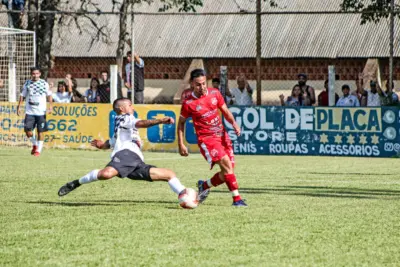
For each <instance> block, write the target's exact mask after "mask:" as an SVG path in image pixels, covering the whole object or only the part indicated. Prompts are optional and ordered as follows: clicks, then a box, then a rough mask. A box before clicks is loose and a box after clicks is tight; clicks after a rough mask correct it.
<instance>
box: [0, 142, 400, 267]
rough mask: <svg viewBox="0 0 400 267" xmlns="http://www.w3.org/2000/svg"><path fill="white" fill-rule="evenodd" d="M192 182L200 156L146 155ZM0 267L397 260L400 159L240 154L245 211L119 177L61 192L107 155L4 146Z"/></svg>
mask: <svg viewBox="0 0 400 267" xmlns="http://www.w3.org/2000/svg"><path fill="white" fill-rule="evenodd" d="M145 157H146V159H147V162H148V163H150V164H154V165H157V166H159V167H168V168H171V169H173V170H175V171H176V173H177V174H178V177H179V178H180V179H181V181H182V182H183V183H184V184H185V185H186V186H188V187H194V184H195V182H196V181H197V179H198V178H204V177H210V176H211V175H212V174H213V173H214V172H212V171H209V170H208V166H207V163H206V162H205V161H204V160H203V159H202V158H201V156H200V155H198V154H193V155H191V156H190V157H189V158H182V157H180V156H179V155H178V154H169V153H168V154H167V153H146V154H145ZM0 160H1V164H2V168H1V169H0V201H1V204H0V205H1V209H0V222H1V227H0V266H398V265H399V264H400V251H399V250H400V234H399V230H400V213H399V207H400V174H399V171H398V166H399V164H398V163H399V161H398V159H370V158H339V157H337V158H332V157H272V156H270V157H264V156H237V168H236V173H237V177H238V179H239V180H238V181H239V185H240V187H241V193H242V196H243V197H244V198H246V199H247V203H248V204H249V208H247V209H245V208H233V207H231V206H230V205H231V197H230V194H229V192H228V190H227V188H226V187H225V185H223V186H221V187H219V188H216V189H213V191H212V192H211V194H210V196H209V198H208V199H207V201H206V202H205V203H204V205H202V206H199V207H198V208H197V209H195V210H184V209H181V208H179V206H178V204H177V198H176V196H175V195H174V194H173V193H172V192H171V191H170V189H169V187H168V184H166V183H162V182H158V183H146V182H134V181H131V180H128V179H118V178H115V179H113V180H111V181H107V182H96V183H92V184H88V185H83V186H81V187H80V188H79V189H77V190H76V191H74V192H72V193H71V194H69V195H68V196H66V197H64V198H63V199H59V198H58V196H57V191H58V189H59V187H60V186H61V185H63V184H64V183H65V182H67V181H70V180H73V179H76V178H79V177H80V176H82V175H84V174H86V173H87V172H88V171H90V170H91V169H95V168H102V167H103V166H104V165H105V164H106V163H108V160H109V152H105V151H77V150H66V151H63V150H46V151H44V153H43V155H42V156H41V157H40V158H34V157H32V156H30V155H29V149H28V148H13V149H10V148H4V147H3V148H0Z"/></svg>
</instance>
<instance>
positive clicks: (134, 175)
mask: <svg viewBox="0 0 400 267" xmlns="http://www.w3.org/2000/svg"><path fill="white" fill-rule="evenodd" d="M113 109H114V111H115V112H116V113H117V116H116V117H115V126H114V136H113V138H111V140H107V141H106V142H103V141H100V140H93V141H92V143H91V145H92V146H94V147H96V148H99V149H109V148H113V151H112V153H111V161H110V163H108V165H107V166H106V167H105V168H104V169H102V170H92V171H91V172H89V173H88V174H86V175H84V176H82V177H81V178H80V179H77V180H74V181H71V182H69V183H67V184H65V185H63V186H62V187H61V188H60V190H59V191H58V195H59V196H60V197H61V196H65V195H66V194H68V193H70V192H71V191H73V190H75V189H76V188H78V187H79V186H81V185H83V184H88V183H91V182H96V181H99V180H103V181H104V180H109V179H111V178H113V177H115V176H118V177H120V178H124V177H127V178H129V179H132V180H144V181H149V182H152V181H165V182H168V184H169V186H170V187H171V189H172V191H173V192H174V193H176V194H177V195H179V193H180V192H182V191H183V190H184V189H185V187H184V186H183V185H182V184H181V182H180V181H179V179H178V178H177V177H176V174H175V173H174V172H173V171H172V170H169V169H164V168H157V167H155V166H152V165H148V164H146V163H144V157H143V154H142V151H141V150H140V146H141V144H140V138H139V134H138V128H148V127H151V126H154V125H158V124H173V123H174V119H173V118H170V117H164V118H162V119H155V120H138V119H136V118H135V117H134V116H133V107H132V102H131V100H130V99H128V98H119V99H117V100H115V101H114V103H113Z"/></svg>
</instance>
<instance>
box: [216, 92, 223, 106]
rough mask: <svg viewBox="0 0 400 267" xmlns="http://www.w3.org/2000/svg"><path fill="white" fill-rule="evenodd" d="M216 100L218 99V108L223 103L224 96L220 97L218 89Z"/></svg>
mask: <svg viewBox="0 0 400 267" xmlns="http://www.w3.org/2000/svg"><path fill="white" fill-rule="evenodd" d="M217 100H218V102H217V106H218V107H219V108H220V107H222V106H223V105H224V104H225V100H224V98H223V97H222V95H221V93H220V92H219V91H217Z"/></svg>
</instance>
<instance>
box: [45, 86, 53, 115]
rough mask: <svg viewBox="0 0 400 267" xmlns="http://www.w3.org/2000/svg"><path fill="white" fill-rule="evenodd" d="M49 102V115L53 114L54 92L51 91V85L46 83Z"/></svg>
mask: <svg viewBox="0 0 400 267" xmlns="http://www.w3.org/2000/svg"><path fill="white" fill-rule="evenodd" d="M46 92H47V102H49V110H48V111H47V113H49V114H51V111H52V110H53V92H52V91H51V90H50V87H49V84H48V83H46Z"/></svg>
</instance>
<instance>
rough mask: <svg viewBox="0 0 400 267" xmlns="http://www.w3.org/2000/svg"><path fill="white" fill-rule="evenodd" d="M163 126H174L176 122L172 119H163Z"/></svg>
mask: <svg viewBox="0 0 400 267" xmlns="http://www.w3.org/2000/svg"><path fill="white" fill-rule="evenodd" d="M161 121H162V123H163V124H174V122H175V120H174V119H173V118H171V117H164V118H162V119H161Z"/></svg>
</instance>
